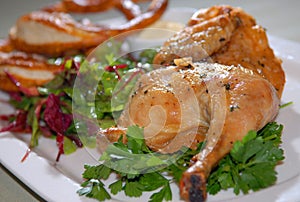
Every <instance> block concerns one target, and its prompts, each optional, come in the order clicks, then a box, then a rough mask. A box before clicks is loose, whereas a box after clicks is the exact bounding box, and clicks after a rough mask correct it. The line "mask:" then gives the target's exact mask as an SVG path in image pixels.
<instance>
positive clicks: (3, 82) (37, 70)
mask: <svg viewBox="0 0 300 202" xmlns="http://www.w3.org/2000/svg"><path fill="white" fill-rule="evenodd" d="M60 71H61V67H59V66H57V65H51V64H49V63H48V62H47V59H46V58H44V57H42V56H37V55H30V54H26V53H23V52H10V53H0V89H2V90H5V91H19V88H18V87H17V86H16V84H15V83H14V82H13V81H12V80H11V79H10V78H9V77H8V76H7V73H8V74H10V75H11V76H12V77H13V78H14V79H15V80H16V81H17V82H19V83H20V84H21V85H22V87H26V88H29V87H37V86H41V85H43V84H45V83H47V82H49V81H50V80H51V79H53V77H54V75H55V74H56V73H58V72H60ZM24 72H25V73H24ZM32 74H37V75H39V74H40V76H35V77H32Z"/></svg>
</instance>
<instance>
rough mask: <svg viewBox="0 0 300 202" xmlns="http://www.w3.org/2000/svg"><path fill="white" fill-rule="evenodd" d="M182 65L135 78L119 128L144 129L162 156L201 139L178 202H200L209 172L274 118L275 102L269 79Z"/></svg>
mask: <svg viewBox="0 0 300 202" xmlns="http://www.w3.org/2000/svg"><path fill="white" fill-rule="evenodd" d="M182 61H183V62H178V61H177V62H176V63H177V64H178V66H171V67H168V68H164V69H159V70H155V71H153V72H150V73H149V74H146V75H143V76H142V77H141V78H140V80H139V81H138V82H137V84H136V89H135V91H134V93H133V95H132V97H131V98H130V101H129V104H128V106H127V108H126V109H125V110H124V112H123V114H122V116H121V117H120V120H119V126H122V127H124V128H126V127H128V126H129V125H132V124H137V125H139V126H141V127H144V137H145V141H146V144H147V145H148V146H149V147H150V148H151V149H153V150H155V151H159V152H164V153H166V152H174V151H177V150H178V149H180V148H181V147H182V146H188V147H191V148H194V147H195V145H196V144H197V143H198V142H200V141H203V140H205V141H206V146H205V148H204V149H203V150H202V151H201V152H200V153H199V154H198V155H197V156H195V157H194V159H193V160H194V161H195V164H194V165H193V166H191V167H190V168H189V169H188V170H187V171H186V172H185V173H184V175H183V177H182V179H181V182H180V189H181V190H180V191H181V196H182V198H183V199H185V200H189V201H203V200H205V198H206V189H205V187H206V179H207V177H208V175H209V174H210V172H211V169H212V168H213V167H214V166H215V165H216V164H217V163H218V161H219V160H220V159H221V158H223V157H224V156H225V155H226V154H227V153H228V152H229V151H230V150H231V148H232V145H233V143H234V142H235V141H237V140H241V139H242V138H243V137H244V136H245V135H246V134H247V132H248V131H249V130H259V129H261V128H262V127H263V126H264V125H265V124H267V123H268V122H270V121H272V120H273V119H274V118H275V116H276V115H277V113H278V109H279V98H278V96H277V94H276V90H275V88H274V87H273V86H272V84H271V83H270V82H269V81H268V80H266V79H264V78H262V77H260V76H258V75H256V74H253V72H252V71H251V70H248V69H245V68H243V67H241V66H238V67H235V66H224V65H220V64H215V63H214V64H209V63H195V64H193V63H187V62H186V61H185V60H182Z"/></svg>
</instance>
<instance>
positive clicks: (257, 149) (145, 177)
mask: <svg viewBox="0 0 300 202" xmlns="http://www.w3.org/2000/svg"><path fill="white" fill-rule="evenodd" d="M282 129H283V127H282V125H279V124H277V123H275V122H274V123H269V124H267V125H266V126H265V127H264V128H263V129H262V130H260V131H258V132H255V131H249V133H248V134H247V135H246V136H245V137H244V138H243V140H242V141H238V142H236V143H235V144H234V146H233V149H232V150H231V151H230V153H229V154H228V155H226V156H225V157H224V158H223V159H222V160H221V161H220V162H219V164H218V166H217V167H216V169H215V170H214V171H213V172H212V173H211V175H210V177H209V179H208V183H207V191H208V193H210V194H216V193H218V192H219V191H220V190H227V189H231V188H232V189H233V191H234V193H235V194H239V193H241V192H242V193H244V194H246V193H248V192H249V191H250V190H253V191H257V190H259V189H262V188H265V187H267V186H270V185H272V184H274V183H275V181H276V174H277V173H276V171H275V166H276V165H277V164H278V162H280V161H282V160H283V159H284V156H283V150H282V149H280V148H279V146H280V143H281V133H282ZM126 137H127V141H128V142H127V144H124V143H123V142H122V137H121V138H120V139H119V141H118V142H115V143H113V144H111V145H109V146H108V147H107V150H106V151H105V152H104V153H103V155H102V156H101V158H100V160H101V161H102V164H99V165H96V166H90V165H85V169H86V170H85V172H84V173H83V178H85V179H86V181H85V182H84V183H82V185H81V186H82V188H81V189H80V190H79V191H78V193H79V194H80V195H86V196H87V197H92V198H96V199H98V200H106V199H109V198H110V195H109V194H108V191H107V190H106V189H105V186H104V183H103V182H102V180H105V179H107V178H108V177H109V176H110V175H111V174H113V173H114V174H117V179H116V180H115V181H114V182H113V183H112V184H110V185H109V186H108V188H109V189H110V193H111V194H114V195H115V194H118V193H120V192H124V194H125V195H127V196H129V197H140V196H141V195H142V194H143V193H144V192H151V195H150V198H149V201H151V202H154V201H155V202H160V201H170V200H172V191H171V188H170V183H172V182H179V180H180V179H181V176H182V173H183V172H184V171H186V169H187V168H188V167H189V166H190V159H191V158H192V157H193V156H194V155H196V154H197V153H199V151H200V150H201V148H202V143H200V144H199V145H198V148H197V149H196V150H191V149H188V148H185V147H183V148H182V149H181V150H179V151H178V152H175V153H173V154H160V153H154V152H153V151H151V150H150V149H149V148H147V146H146V144H145V141H144V139H143V129H142V128H139V127H137V126H131V127H129V128H128V130H127V134H126ZM141 154H142V155H141ZM170 159H172V160H170ZM96 190H98V192H97V193H95V192H96Z"/></svg>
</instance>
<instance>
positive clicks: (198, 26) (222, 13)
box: [154, 6, 285, 97]
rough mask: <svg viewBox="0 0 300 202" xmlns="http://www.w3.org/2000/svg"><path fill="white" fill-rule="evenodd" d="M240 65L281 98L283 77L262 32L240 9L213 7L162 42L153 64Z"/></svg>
mask: <svg viewBox="0 0 300 202" xmlns="http://www.w3.org/2000/svg"><path fill="white" fill-rule="evenodd" d="M190 56H192V57H193V61H201V60H206V61H211V62H216V63H220V64H225V65H238V64H240V65H242V66H243V67H245V68H248V69H251V70H253V72H254V73H256V74H259V75H261V76H262V77H265V78H267V79H268V80H269V81H270V82H271V83H272V84H273V86H274V87H275V89H276V90H277V93H278V96H279V97H281V94H282V91H283V88H284V84H285V75H284V71H283V70H282V68H281V60H280V59H278V58H276V56H275V55H274V52H273V50H272V49H271V48H270V46H269V42H268V38H267V35H266V32H265V30H264V29H263V28H262V27H261V26H259V25H257V24H256V22H255V19H254V18H253V17H252V16H250V15H248V14H247V13H245V12H244V11H243V10H242V9H240V8H233V7H231V6H213V7H210V8H208V9H200V10H199V11H198V12H196V13H195V14H194V15H193V16H192V18H191V19H190V21H189V23H188V25H187V27H186V28H185V29H184V30H182V31H181V32H179V33H177V34H176V35H174V36H173V37H171V38H170V39H169V40H167V41H166V42H165V44H164V45H163V47H162V48H161V50H160V52H159V53H158V54H157V55H156V57H155V58H154V63H155V64H165V65H168V64H172V63H173V60H174V59H175V58H181V57H190Z"/></svg>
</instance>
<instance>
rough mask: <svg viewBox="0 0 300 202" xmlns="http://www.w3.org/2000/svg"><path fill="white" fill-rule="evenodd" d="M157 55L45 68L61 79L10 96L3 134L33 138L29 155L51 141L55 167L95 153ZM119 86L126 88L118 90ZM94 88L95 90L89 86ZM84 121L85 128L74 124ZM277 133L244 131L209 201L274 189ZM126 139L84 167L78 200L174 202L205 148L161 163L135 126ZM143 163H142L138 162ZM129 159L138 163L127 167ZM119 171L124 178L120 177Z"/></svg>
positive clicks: (272, 127) (62, 61)
mask: <svg viewBox="0 0 300 202" xmlns="http://www.w3.org/2000/svg"><path fill="white" fill-rule="evenodd" d="M155 53H156V51H155V50H146V51H143V52H142V53H141V54H140V58H139V60H136V59H133V58H132V57H131V55H124V56H123V57H120V58H116V57H115V55H114V54H106V55H105V62H102V63H97V62H96V63H93V64H91V63H89V62H88V61H87V60H86V58H85V57H84V56H80V55H79V56H75V57H72V58H57V59H52V60H50V61H49V62H50V63H55V64H57V65H61V67H62V70H61V72H60V73H59V74H58V75H57V76H56V77H55V78H54V79H53V80H52V81H51V82H49V83H48V84H46V85H44V86H42V87H39V88H37V91H38V94H37V95H33V94H31V93H30V92H31V91H30V90H28V89H25V88H22V89H21V92H19V93H11V94H10V103H11V104H12V105H13V106H14V107H15V108H16V110H17V111H16V113H15V114H12V115H2V116H1V119H2V120H6V121H8V122H9V124H8V125H7V126H6V127H4V128H2V129H1V132H3V131H12V132H25V133H30V134H31V141H30V143H29V148H34V147H36V146H38V140H39V137H40V136H46V137H49V138H53V139H55V140H56V142H57V146H58V154H57V158H56V160H57V161H59V157H60V156H61V155H62V154H70V153H72V152H74V151H76V149H77V148H80V147H84V146H88V147H95V145H96V143H95V133H96V132H97V131H98V129H99V127H101V128H106V127H111V126H113V125H115V123H114V120H115V119H116V118H117V117H118V116H119V115H120V113H121V112H122V110H123V109H124V106H125V103H126V100H127V97H128V96H129V94H130V92H131V89H132V87H133V85H134V83H135V81H136V79H137V78H138V76H139V75H141V74H143V73H145V72H148V71H150V70H151V65H150V64H151V61H152V59H153V57H154V55H155ZM87 75H88V76H87ZM99 75H101V76H99ZM79 77H82V78H88V79H84V80H82V81H81V82H84V84H83V83H77V84H76V85H77V86H85V88H86V89H85V88H83V89H80V90H79V91H78V88H74V84H75V82H76V79H78V78H79ZM120 80H123V81H124V82H121V84H120ZM95 82H96V83H97V85H96V86H93V85H91V86H90V85H89V83H90V84H94V83H95ZM88 88H95V89H94V90H88ZM77 91H78V92H77ZM74 94H76V96H74ZM74 98H75V99H74ZM112 100H114V103H115V104H113V105H112ZM74 117H77V118H74ZM78 117H80V118H78ZM82 119H84V120H86V121H85V122H84V123H83V122H81V121H78V120H82ZM282 130H283V126H282V125H280V124H278V123H276V122H273V123H269V124H267V125H266V126H265V127H264V128H263V129H262V130H260V131H258V132H255V131H249V133H248V134H247V135H246V136H245V137H244V139H243V140H242V141H238V142H236V143H234V146H233V149H232V150H231V152H230V153H229V154H228V155H227V156H225V157H224V158H223V159H222V160H221V161H220V162H219V164H218V166H217V167H216V168H215V169H214V170H213V172H212V173H211V175H210V177H209V179H208V183H207V191H208V193H210V194H217V193H218V192H219V191H220V190H228V189H232V190H233V192H234V193H235V194H237V195H238V194H240V193H241V192H242V193H244V194H247V193H249V192H250V191H257V190H259V189H262V188H265V187H268V186H270V185H272V184H274V183H275V182H276V179H277V177H276V175H277V173H276V171H275V167H276V165H277V164H279V163H280V162H281V161H282V160H283V159H284V153H283V150H282V149H281V148H280V144H281V133H282ZM82 134H84V136H82ZM126 136H127V140H128V142H127V144H124V143H123V142H122V141H121V139H120V140H119V141H118V142H115V143H113V144H111V145H109V146H108V147H107V149H106V150H105V152H104V153H103V154H102V156H101V158H100V159H99V164H98V165H85V166H84V168H85V171H84V173H83V178H84V179H86V181H85V182H84V183H82V185H81V186H82V188H81V189H80V190H78V194H79V195H85V196H87V197H90V198H95V199H98V200H100V201H103V200H106V199H110V198H111V197H112V195H116V194H118V193H120V192H124V193H125V195H126V196H129V197H140V196H141V195H142V194H143V193H144V192H151V196H150V198H149V201H170V200H172V190H171V188H170V184H171V183H177V182H179V180H180V178H181V176H182V173H183V172H184V171H185V170H186V169H187V168H188V167H189V166H190V163H191V162H190V159H191V158H192V157H193V156H194V155H195V154H197V153H199V151H200V150H201V147H202V144H203V143H200V144H199V145H198V149H197V150H191V149H188V148H182V149H181V150H179V151H178V152H175V153H174V154H169V155H166V154H159V153H155V152H153V151H151V150H150V149H149V148H148V147H147V146H146V144H145V141H144V139H143V129H142V128H139V127H138V126H132V127H129V128H128V130H127V134H126ZM135 154H145V155H135ZM172 155H173V156H177V157H178V158H176V160H175V161H172V162H170V159H174V158H170V156H172ZM144 156H147V158H146V159H143V157H144ZM132 159H134V160H135V162H140V163H135V164H132V163H131V161H132ZM145 165H146V166H145ZM124 167H126V170H127V171H128V172H122V169H121V168H124ZM152 171H153V172H152ZM111 176H113V177H114V178H115V181H114V182H113V183H111V184H110V185H107V182H106V180H107V179H108V178H110V177H111Z"/></svg>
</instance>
